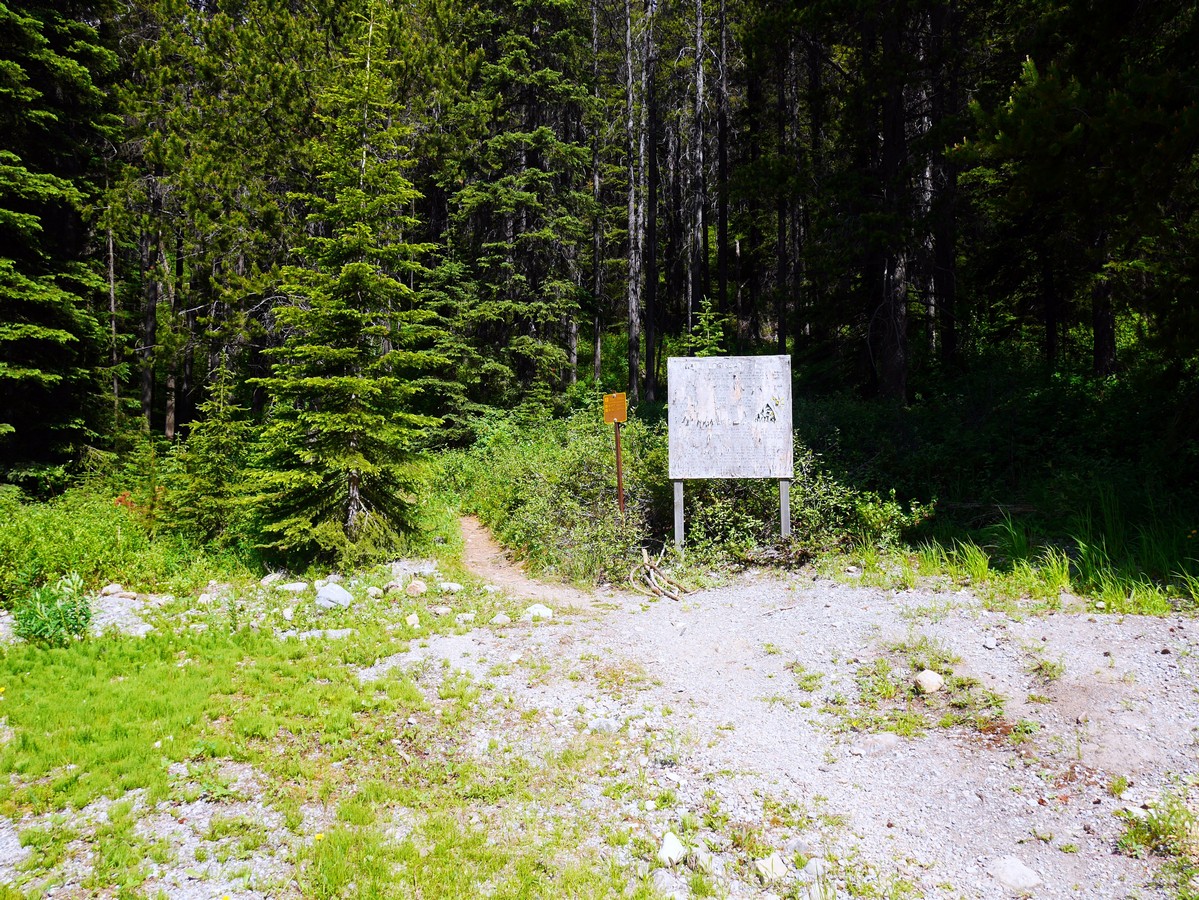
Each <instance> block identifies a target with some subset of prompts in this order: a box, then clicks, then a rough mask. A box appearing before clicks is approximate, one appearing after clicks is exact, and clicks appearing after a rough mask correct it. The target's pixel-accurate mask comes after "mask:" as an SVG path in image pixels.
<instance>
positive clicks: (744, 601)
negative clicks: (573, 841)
mask: <svg viewBox="0 0 1199 900" xmlns="http://www.w3.org/2000/svg"><path fill="white" fill-rule="evenodd" d="M479 554H483V555H484V558H485V561H486V565H485V567H484V570H483V571H478V570H476V575H477V576H479V577H481V578H482V579H483V580H484V581H485V582H486V583H485V584H484V585H483V586H482V587H479V586H475V587H472V588H468V589H462V590H461V592H460V593H459V592H454V591H446V592H442V593H441V594H440V595H437V596H436V597H435V599H430V600H429V601H428V604H429V605H428V606H421V607H420V609H421V610H422V612H421V614H420V618H421V619H422V620H423V621H433V620H435V619H436V621H438V622H439V623H442V625H441V626H439V627H443V629H444V628H448V629H452V633H430V634H428V635H427V636H425V637H423V638H422V637H417V638H415V639H412V640H410V641H405V640H402V639H399V638H397V639H396V646H397V647H398V648H404V647H406V648H407V649H404V650H403V651H402V652H398V653H396V654H394V655H392V656H389V657H385V658H381V659H377V660H375V662H374V663H373V664H372V665H362V666H358V667H356V668H355V669H354V670H353V671H356V673H357V675H358V677H359V679H360V680H361V682H362V684H363V686H364V689H365V688H366V687H367V686H368V685H370V684H371V683H372V682H376V681H378V680H379V679H380V678H384V677H389V675H388V673H390V672H392V670H396V669H398V670H400V671H402V672H404V673H407V674H408V675H409V676H411V677H412V678H413V679H414V682H415V683H416V684H417V685H418V687H419V689H420V690H421V691H422V692H423V693H424V694H425V696H426V697H428V698H429V701H430V703H431V704H432V709H433V711H434V713H436V712H437V711H438V710H439V709H440V706H441V705H442V702H441V701H440V700H439V699H438V688H439V686H440V685H442V684H443V683H444V682H445V679H447V678H451V677H455V678H456V677H459V676H458V675H457V674H456V673H459V672H462V673H467V674H469V676H470V677H471V678H473V679H474V682H475V683H476V684H477V685H478V687H479V689H480V692H479V695H478V699H477V700H476V701H475V713H474V714H473V715H472V716H471V717H470V718H469V719H467V720H465V727H466V728H467V730H468V733H466V734H465V736H464V737H463V738H462V739H461V740H460V741H458V742H457V745H458V751H457V752H459V753H466V754H469V755H471V756H473V757H475V758H476V759H478V760H482V761H486V762H489V763H490V762H494V763H496V764H497V765H499V764H502V763H504V762H505V761H506V760H509V759H510V758H511V754H515V755H517V756H519V757H521V758H523V760H525V761H527V762H528V763H529V764H531V765H532V767H533V768H535V769H536V768H539V767H541V766H551V767H552V766H557V767H560V766H561V765H562V759H563V758H564V756H568V755H569V754H570V753H576V752H577V751H578V750H579V749H580V748H582V747H589V748H591V749H592V750H596V749H597V748H598V751H599V753H600V754H601V756H602V758H603V759H604V760H606V762H604V763H603V764H602V765H601V766H599V767H598V768H592V769H589V770H588V772H589V774H588V776H587V777H583V778H578V779H577V780H576V781H573V782H568V783H570V787H569V789H568V790H566V791H565V792H558V793H557V794H546V795H544V796H542V795H535V796H533V797H532V798H531V799H527V800H524V801H521V802H519V803H513V802H508V803H506V804H501V805H498V806H490V805H489V804H488V803H487V802H486V801H479V802H475V803H473V804H470V805H468V806H466V807H464V810H463V812H462V815H463V816H465V817H467V818H468V819H469V822H470V824H471V825H472V826H478V827H480V828H485V829H487V830H488V832H489V834H494V835H496V836H497V837H505V838H507V839H515V840H517V841H521V842H530V841H531V842H533V843H534V844H536V843H538V841H539V839H538V837H537V835H538V834H540V833H542V830H545V831H549V830H553V829H556V828H562V827H566V828H567V829H568V830H570V833H576V834H578V835H580V838H579V841H580V842H581V846H580V848H579V849H580V851H585V852H587V853H590V854H592V855H593V856H598V857H599V858H603V859H611V860H613V861H614V862H615V863H616V864H617V865H618V866H620V867H621V868H622V870H623V871H624V872H626V873H627V876H628V879H629V883H630V884H634V883H637V882H643V883H645V884H648V885H652V886H653V888H654V890H655V891H656V892H657V894H658V895H659V896H666V897H690V896H693V891H696V892H697V893H696V894H694V895H696V896H700V895H708V896H718V897H733V898H737V897H755V898H772V897H794V898H800V900H839V898H848V897H854V896H863V897H882V898H891V897H929V898H971V900H990V898H1010V897H1018V896H1033V897H1037V898H1078V897H1085V898H1097V900H1102V898H1121V900H1123V898H1169V897H1173V896H1175V895H1174V894H1172V893H1171V892H1170V891H1169V890H1167V889H1166V888H1163V887H1161V886H1160V885H1159V884H1158V882H1157V879H1158V875H1159V872H1160V866H1161V861H1160V860H1158V859H1154V858H1148V859H1135V858H1132V857H1129V856H1127V855H1123V854H1121V853H1119V852H1118V851H1117V847H1116V841H1117V839H1118V837H1119V836H1120V834H1121V833H1122V831H1123V829H1124V822H1123V818H1122V816H1125V815H1144V814H1145V810H1146V809H1147V808H1148V807H1149V806H1150V805H1151V804H1152V803H1153V802H1154V801H1155V800H1156V799H1157V798H1158V797H1159V796H1160V795H1161V794H1162V792H1163V791H1168V790H1171V789H1172V788H1176V787H1177V786H1178V784H1179V779H1182V778H1188V777H1193V776H1195V774H1196V773H1197V772H1199V765H1197V761H1196V750H1197V747H1199V678H1197V677H1196V673H1195V666H1196V662H1195V660H1196V655H1195V654H1196V651H1197V650H1199V624H1196V622H1195V620H1194V619H1192V618H1187V617H1184V616H1179V615H1175V616H1171V617H1168V618H1144V617H1134V616H1118V615H1105V614H1100V613H1094V612H1090V611H1088V610H1087V609H1086V607H1085V604H1083V603H1082V602H1080V601H1078V600H1076V599H1075V598H1072V597H1069V596H1065V595H1063V598H1062V600H1063V603H1062V609H1061V610H1060V611H1057V612H1048V613H1047V612H1045V611H1044V606H1043V605H1041V606H1040V607H1036V608H1034V607H1033V606H1032V605H1025V604H1021V603H1019V602H1017V603H1003V604H995V603H992V604H988V603H987V602H985V601H983V600H981V599H979V598H978V597H976V596H975V595H973V594H971V593H969V592H967V591H954V592H947V591H936V590H907V591H887V590H881V589H877V588H870V587H863V586H861V585H859V584H856V583H839V582H836V581H832V580H828V579H825V578H821V577H817V576H814V575H812V574H811V573H810V572H808V571H801V572H784V573H778V572H767V571H756V572H755V571H751V572H747V573H744V574H742V575H740V576H738V577H736V578H735V579H734V580H733V581H732V582H731V583H729V584H727V585H725V586H723V587H719V588H714V589H709V590H704V591H701V592H697V593H694V594H690V595H687V596H685V597H684V598H683V599H682V600H681V601H680V602H673V601H670V600H652V601H651V600H648V599H646V598H644V597H641V596H637V595H632V594H626V593H619V592H615V591H611V590H608V591H602V592H598V593H594V594H588V593H584V592H579V591H577V590H574V589H559V588H556V587H554V586H552V585H547V584H542V583H536V582H532V581H530V580H529V579H527V578H526V577H525V576H524V575H523V573H521V572H520V571H519V569H517V568H516V567H514V566H512V565H511V564H510V563H507V562H506V561H505V560H504V559H503V557H502V554H500V553H499V551H498V549H497V548H496V547H495V546H494V544H493V543H491V542H490V538H489V537H488V536H487V535H486V533H485V532H483V531H482V530H481V529H479V528H478V527H477V526H476V527H475V528H474V530H473V532H468V544H467V556H466V561H467V564H468V566H470V564H471V561H472V558H477V557H478V556H479ZM426 568H427V567H426ZM851 577H852V576H851ZM351 584H352V582H351ZM305 590H307V588H305ZM226 593H227V592H226ZM360 593H362V592H361V591H360ZM380 593H381V592H380ZM451 595H452V598H451ZM255 596H256V597H258V598H259V600H260V601H262V602H273V601H270V597H271V596H272V595H271V594H270V593H269V592H267V591H265V590H259V591H258V592H257V593H256V594H255ZM279 596H282V597H286V598H287V600H286V603H285V604H284V605H286V604H287V603H290V604H294V603H295V602H296V601H295V600H294V599H293V595H291V594H287V593H283V592H279ZM296 596H299V595H296ZM305 596H306V595H305ZM368 596H369V597H371V598H374V599H373V600H369V601H356V602H364V603H371V602H373V603H376V604H377V605H376V606H373V607H370V609H372V610H374V611H375V612H372V613H370V615H386V616H392V617H394V618H395V622H391V621H390V619H389V620H388V621H387V623H386V624H387V627H388V629H389V630H390V629H392V628H393V627H394V628H402V627H403V626H402V625H401V624H400V623H402V621H403V616H404V612H406V611H407V610H410V609H411V606H408V607H406V608H405V609H404V610H403V611H401V609H400V608H399V607H391V606H389V605H388V601H385V600H381V599H379V598H377V597H376V595H375V594H369V595H368ZM472 597H473V598H475V599H474V600H471V598H472ZM262 598H266V600H265V601H263V599H262ZM480 598H482V599H481V600H480ZM166 599H167V598H158V597H141V596H139V595H131V596H118V595H117V594H115V593H114V594H112V595H110V596H108V597H106V598H104V600H103V601H102V606H101V609H102V617H101V621H102V623H103V625H102V628H101V629H98V630H103V629H107V628H118V629H121V630H124V631H127V632H130V633H134V634H143V635H144V634H145V633H146V631H147V630H148V629H149V625H148V624H146V622H144V621H143V620H142V618H141V615H140V614H143V613H149V612H150V611H152V610H154V609H156V608H157V607H159V606H161V605H163V603H164V602H165V600H166ZM218 602H220V603H223V602H228V598H227V597H226V596H225V594H223V593H222V591H221V590H217V589H216V588H212V589H211V592H209V593H205V594H203V595H201V597H200V598H198V600H197V604H198V605H197V609H196V610H195V614H196V615H201V614H204V611H205V610H207V609H208V608H209V607H211V606H212V605H213V604H216V603H218ZM279 602H280V603H283V601H279ZM417 602H419V603H422V604H423V603H425V601H424V600H423V599H422V600H420V601H417ZM472 602H473V603H476V604H478V603H479V602H482V603H484V604H486V605H485V606H483V607H480V606H478V605H475V606H474V607H473V608H470V607H467V608H464V605H466V604H469V603H472ZM446 603H452V604H454V606H447V605H444V604H446ZM434 604H437V605H436V606H434ZM536 604H541V605H543V606H544V607H546V608H547V609H548V610H550V611H552V616H551V617H546V616H543V615H538V616H533V615H530V614H529V610H530V609H531V608H532V607H533V606H534V605H536ZM476 610H478V611H480V612H482V611H483V610H486V612H485V614H482V615H479V617H478V620H477V621H478V622H484V621H490V622H491V624H489V625H486V626H480V627H475V626H476V620H475V618H474V616H475V611H476ZM497 610H503V611H501V612H499V613H498V614H497V615H495V616H494V618H492V614H493V613H496V612H497ZM291 611H292V610H291V607H288V608H287V610H286V611H284V610H283V607H282V606H280V608H279V609H278V610H274V611H272V610H271V609H270V608H269V607H268V608H264V609H262V610H259V611H257V612H255V611H254V610H250V611H249V612H250V613H252V614H253V615H254V619H253V621H255V622H266V621H267V620H268V619H271V617H272V616H273V617H274V618H275V619H285V620H286V621H290V618H291V617H290V615H288V613H290V612H291ZM451 613H452V615H451ZM189 616H190V613H184V614H183V615H182V616H181V617H179V618H178V619H175V620H170V621H168V620H165V619H162V618H159V619H157V620H155V621H156V623H157V627H177V628H180V629H185V628H189V627H190V628H195V627H196V624H195V623H191V624H190V625H189V624H188V620H189ZM359 621H361V620H359ZM264 627H265V625H264ZM280 633H281V634H283V635H286V632H280ZM353 634H354V630H353V629H349V628H342V629H309V630H306V631H297V632H296V633H294V634H293V636H294V637H296V638H300V639H303V640H305V641H306V642H307V644H309V645H311V644H312V643H316V642H323V643H325V644H328V645H330V646H331V645H333V644H334V643H342V642H345V641H348V640H351V639H352V638H353ZM931 669H938V672H937V673H936V675H937V677H926V676H932V675H933V674H934V673H933V672H932V671H931ZM921 670H927V671H923V672H922V671H921ZM918 674H920V675H921V680H922V682H923V683H924V684H925V686H926V687H925V691H926V692H925V693H918V692H917V691H916V690H915V688H914V685H915V683H916V680H917V675H918ZM939 681H943V682H944V683H943V685H941V684H938V682H939ZM872 691H873V692H874V693H871V692H872ZM880 698H881V699H880ZM1000 701H1001V702H1002V709H1001V710H1000V709H999V706H998V704H999V703H1000ZM955 704H958V705H957V706H955ZM980 710H981V711H983V712H986V715H982V716H975V715H974V713H977V712H979V711H980ZM951 719H952V721H950V720H951ZM414 723H416V720H415V719H409V720H408V725H409V726H413V727H416V725H415V724H414ZM396 727H397V728H402V727H404V725H403V723H397V726H396ZM393 743H394V742H393ZM555 771H560V769H555ZM170 775H171V777H172V781H173V784H174V785H175V787H174V788H173V791H174V793H175V795H176V796H175V797H174V799H172V800H171V801H168V802H165V803H160V804H158V805H156V806H154V807H147V806H146V804H145V802H144V800H143V798H142V797H141V795H140V792H137V791H134V792H131V794H129V795H127V796H126V798H125V799H126V800H128V801H130V802H132V804H133V807H134V810H135V812H136V816H135V819H136V826H135V832H134V833H135V834H136V835H137V836H138V838H139V839H141V840H144V841H146V842H147V846H150V845H151V844H154V843H155V842H157V843H158V844H159V845H161V846H163V847H164V848H165V851H164V854H163V858H162V859H161V860H160V861H158V862H156V863H155V864H154V865H152V866H151V867H150V869H149V870H148V880H147V881H146V882H145V883H144V884H143V885H142V888H141V889H142V891H143V892H144V894H145V895H147V896H151V895H155V894H157V893H159V892H161V895H165V896H168V897H179V898H197V900H198V898H202V897H221V896H230V897H231V898H265V897H283V896H288V897H292V896H298V892H297V883H296V881H295V880H294V867H295V859H296V856H297V853H298V852H299V851H300V850H301V848H303V847H305V846H309V845H310V844H311V842H312V841H313V840H314V839H319V838H320V832H322V831H323V830H324V829H326V828H328V827H330V826H331V825H333V824H334V823H333V818H332V817H333V807H332V806H313V807H311V808H308V807H305V808H304V809H302V810H301V813H302V815H301V816H300V819H302V821H300V823H299V825H295V824H292V825H290V826H289V825H286V824H285V823H284V821H283V816H282V815H281V813H280V812H279V811H278V810H276V809H274V808H272V807H271V806H270V805H269V804H267V803H266V802H264V799H263V798H264V797H265V796H266V795H267V794H268V791H266V790H265V780H264V779H265V778H266V776H265V775H264V773H262V772H259V771H257V770H255V769H253V768H252V767H250V766H248V765H245V764H243V763H235V762H232V761H229V760H226V761H224V762H222V763H220V765H219V768H218V769H217V770H213V771H208V770H201V769H198V768H194V767H193V768H189V767H188V766H186V765H182V764H175V765H174V766H173V767H172V769H171V771H170ZM1125 783H1126V784H1127V788H1126V790H1122V788H1123V787H1124V785H1125ZM211 784H217V785H219V786H223V787H220V790H219V791H218V793H217V795H213V794H212V788H211V787H210V786H208V787H206V786H205V785H211ZM1117 795H1119V796H1117ZM108 806H109V801H98V802H97V803H96V804H93V806H92V807H89V808H87V809H84V810H79V811H76V812H74V813H70V814H68V815H67V816H66V817H65V818H64V817H62V816H60V815H58V814H54V815H51V816H43V817H39V818H37V819H32V818H31V819H26V820H24V821H19V822H15V823H12V822H9V821H7V820H3V819H0V883H2V882H4V881H6V880H12V879H15V878H16V877H17V876H18V875H19V872H20V867H21V866H22V865H23V863H24V861H25V859H26V857H27V856H28V853H29V851H28V850H27V849H26V848H24V847H22V846H21V841H20V835H21V834H22V833H23V832H24V831H25V830H26V829H28V828H31V827H42V828H44V827H47V826H51V827H58V825H59V824H65V825H67V826H69V827H70V828H72V829H74V830H75V832H76V834H77V835H78V837H77V838H76V839H75V840H73V841H72V843H71V844H70V845H69V847H68V848H67V856H66V858H65V861H64V863H63V867H62V868H60V869H59V870H58V872H57V874H56V875H55V876H54V878H53V879H51V881H50V882H49V883H46V884H45V885H44V886H45V887H46V888H48V889H50V890H53V891H54V893H55V895H56V896H72V897H74V896H86V895H88V892H89V889H88V888H87V887H86V885H87V884H88V881H87V878H88V871H89V862H88V860H89V858H90V850H89V846H90V845H89V844H88V843H87V841H90V840H92V839H93V837H91V836H94V834H95V832H96V829H97V828H99V827H101V826H102V824H103V822H104V821H105V820H106V816H107V815H108V813H107V809H108ZM391 812H392V813H393V819H392V820H391V821H392V824H391V825H390V826H389V827H388V828H387V829H386V831H387V834H388V836H389V839H391V840H396V841H399V840H403V839H405V837H406V836H408V835H410V834H411V833H413V832H414V831H416V830H417V829H419V828H420V826H421V814H420V812H419V811H418V810H403V809H399V810H392V811H391ZM226 835H227V836H226ZM547 862H550V863H551V864H560V865H561V864H565V863H566V862H567V861H566V860H563V859H560V858H555V859H554V860H550V861H547ZM55 885H57V887H55ZM1197 887H1199V886H1197ZM700 888H702V890H700ZM401 895H402V893H401Z"/></svg>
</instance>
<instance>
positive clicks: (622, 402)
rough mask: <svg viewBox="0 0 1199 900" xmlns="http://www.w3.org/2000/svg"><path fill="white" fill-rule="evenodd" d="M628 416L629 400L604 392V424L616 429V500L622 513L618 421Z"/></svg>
mask: <svg viewBox="0 0 1199 900" xmlns="http://www.w3.org/2000/svg"><path fill="white" fill-rule="evenodd" d="M628 418H629V401H628V400H627V399H626V398H625V395H624V394H604V424H605V425H611V426H612V427H613V428H614V429H615V430H616V502H617V503H618V504H619V505H620V514H621V515H622V516H623V515H624V463H623V461H622V460H621V455H620V423H621V422H627V421H628Z"/></svg>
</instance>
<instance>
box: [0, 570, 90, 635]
mask: <svg viewBox="0 0 1199 900" xmlns="http://www.w3.org/2000/svg"><path fill="white" fill-rule="evenodd" d="M91 622H92V605H91V599H90V598H89V597H88V596H87V595H86V594H85V593H84V591H83V579H82V578H80V577H79V575H78V574H77V573H75V572H71V573H70V574H68V575H64V576H63V577H62V578H60V579H59V580H58V582H57V583H55V584H53V585H44V586H42V587H40V588H35V589H34V590H33V591H32V593H30V595H29V597H28V598H27V599H26V600H25V601H24V602H23V603H19V604H18V605H17V608H16V609H15V610H14V622H13V632H14V633H15V634H16V636H17V637H19V638H23V639H24V640H26V641H29V643H31V644H39V645H41V646H44V647H66V646H67V645H68V644H70V643H71V642H72V641H75V640H78V639H80V638H82V637H83V636H84V635H86V634H87V627H88V625H90V624H91Z"/></svg>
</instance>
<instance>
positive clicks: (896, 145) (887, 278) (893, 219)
mask: <svg viewBox="0 0 1199 900" xmlns="http://www.w3.org/2000/svg"><path fill="white" fill-rule="evenodd" d="M885 15H886V17H887V19H886V24H885V26H884V28H883V32H882V75H883V78H882V82H883V143H882V158H881V161H882V180H883V191H884V205H885V210H886V214H887V217H888V220H889V231H890V234H889V235H888V237H887V246H886V248H885V251H884V255H885V262H884V268H883V279H882V282H883V284H882V289H883V296H882V303H881V304H880V306H879V308H878V310H877V311H876V313H875V318H876V334H877V336H878V340H877V345H876V354H877V363H878V376H879V393H880V394H881V395H882V396H884V397H889V398H892V399H895V400H899V401H900V402H903V401H904V400H905V399H906V397H907V376H908V315H907V314H908V307H907V303H908V300H907V293H908V259H907V252H906V248H905V246H904V233H903V223H904V222H905V221H906V215H905V214H906V212H907V209H906V203H905V196H906V190H905V185H904V183H903V181H904V162H905V159H906V155H907V140H906V131H905V129H906V111H905V104H904V90H903V84H902V82H901V80H900V73H901V72H902V71H903V69H902V62H903V60H902V54H903V48H902V31H901V28H902V18H903V14H902V7H900V8H899V9H892V10H888V11H887V12H886V13H885Z"/></svg>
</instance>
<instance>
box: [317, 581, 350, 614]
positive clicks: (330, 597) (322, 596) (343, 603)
mask: <svg viewBox="0 0 1199 900" xmlns="http://www.w3.org/2000/svg"><path fill="white" fill-rule="evenodd" d="M353 602H354V595H353V594H351V593H350V592H349V591H347V590H346V589H345V588H343V587H342V586H341V585H340V584H326V585H325V586H324V587H322V588H321V589H320V590H319V591H317V592H316V605H317V606H319V607H320V608H321V609H336V608H338V607H340V608H342V609H347V608H348V607H349V606H350V605H351V604H352V603H353Z"/></svg>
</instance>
